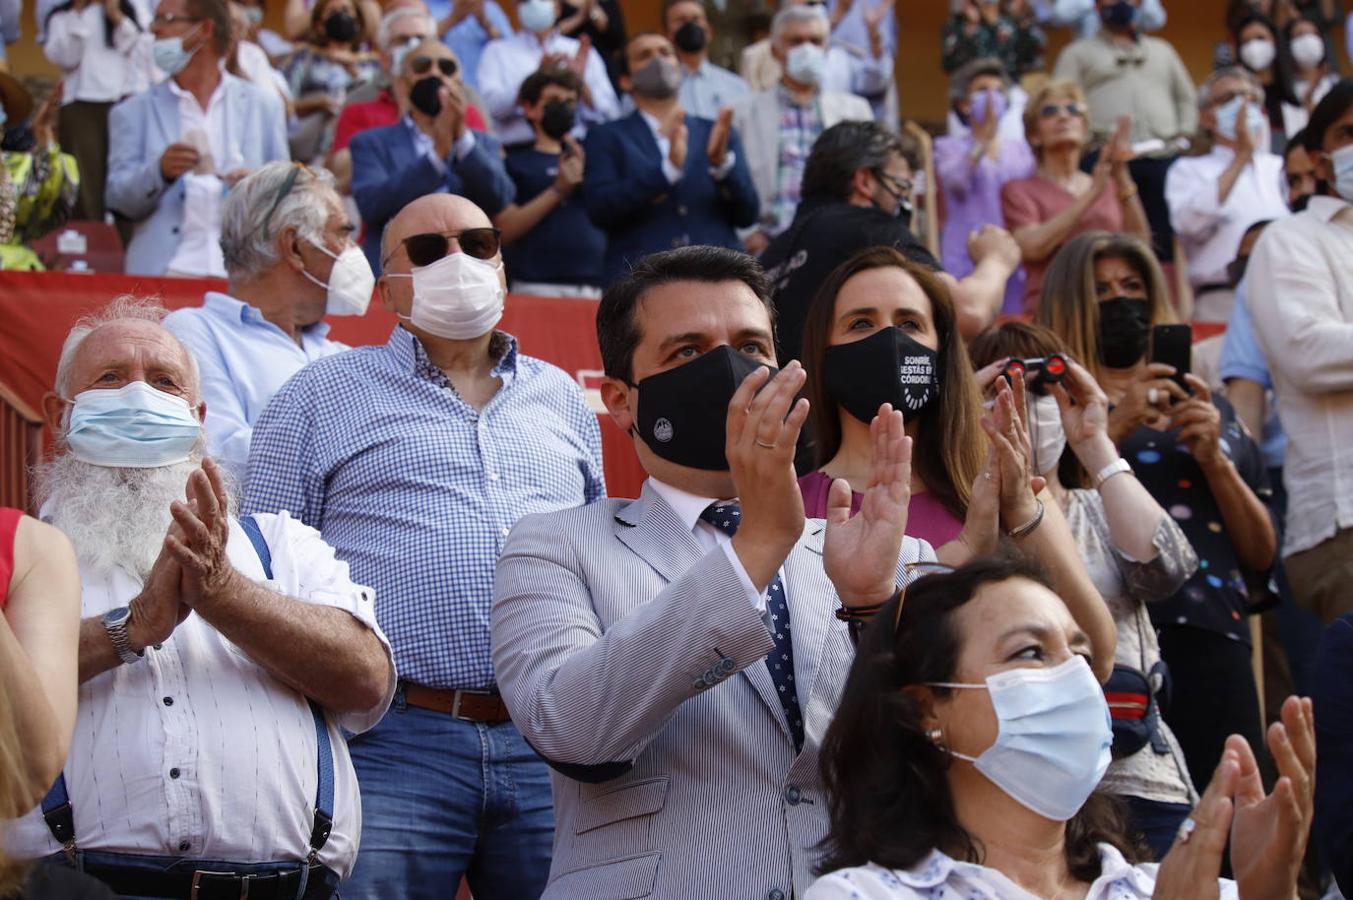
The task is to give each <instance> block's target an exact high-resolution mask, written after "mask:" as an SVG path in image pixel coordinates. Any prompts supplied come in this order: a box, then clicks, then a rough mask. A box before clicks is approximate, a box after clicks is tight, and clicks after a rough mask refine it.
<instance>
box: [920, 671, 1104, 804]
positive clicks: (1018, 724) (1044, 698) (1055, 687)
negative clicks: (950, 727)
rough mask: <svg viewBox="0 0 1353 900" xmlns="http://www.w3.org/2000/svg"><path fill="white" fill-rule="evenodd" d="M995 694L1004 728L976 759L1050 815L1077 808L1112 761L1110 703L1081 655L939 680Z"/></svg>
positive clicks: (999, 782) (1003, 785)
mask: <svg viewBox="0 0 1353 900" xmlns="http://www.w3.org/2000/svg"><path fill="white" fill-rule="evenodd" d="M931 687H946V688H970V689H974V690H985V691H988V692H989V693H990V694H991V705H992V708H993V709H995V711H996V720H997V722H998V723H999V725H1000V731H999V733H998V734H997V735H996V743H994V744H992V745H991V746H990V747H988V748H987V749H986V750H984V751H983V752H982V754H981V755H980V756H978V757H976V758H974V757H971V756H964V755H963V754H961V753H957V752H953V751H951V752H952V753H953V755H954V756H956V757H958V758H959V759H964V760H967V761H968V762H970V763H972V764H973V766H974V767H975V768H976V769H977V771H979V772H981V773H982V774H983V775H985V776H986V777H987V779H988V780H990V781H991V783H992V784H994V785H996V786H997V787H999V788H1000V789H1001V790H1003V791H1005V793H1007V794H1008V795H1010V796H1011V797H1012V798H1014V799H1015V800H1017V801H1018V802H1019V803H1021V804H1023V805H1024V806H1027V807H1028V808H1029V809H1031V810H1033V811H1034V812H1036V813H1038V814H1039V815H1040V816H1043V817H1044V818H1046V819H1052V820H1053V821H1056V822H1065V821H1067V820H1068V819H1070V818H1071V817H1072V816H1074V815H1075V814H1076V812H1077V811H1078V810H1080V808H1081V807H1082V806H1084V805H1085V801H1086V800H1087V799H1088V798H1089V797H1090V794H1092V793H1093V792H1094V790H1095V786H1096V785H1098V784H1099V780H1100V779H1101V778H1103V777H1104V772H1105V771H1106V770H1107V769H1108V768H1109V759H1110V753H1109V746H1110V745H1111V744H1112V743H1113V731H1112V729H1111V727H1110V724H1109V705H1108V703H1106V702H1105V700H1104V692H1103V691H1102V690H1101V689H1100V686H1099V682H1098V681H1096V680H1095V676H1094V673H1093V672H1091V671H1090V666H1089V665H1088V664H1087V663H1086V662H1085V658H1084V657H1081V656H1073V657H1072V658H1071V659H1069V660H1067V661H1066V662H1064V663H1062V664H1061V665H1060V666H1054V667H1053V668H1050V669H1008V670H1006V671H1004V672H998V673H996V674H995V675H992V676H990V677H989V678H987V683H986V684H985V685H982V684H952V683H946V682H937V683H934V684H932V685H931Z"/></svg>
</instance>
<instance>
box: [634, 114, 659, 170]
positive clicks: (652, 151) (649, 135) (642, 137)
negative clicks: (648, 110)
mask: <svg viewBox="0 0 1353 900" xmlns="http://www.w3.org/2000/svg"><path fill="white" fill-rule="evenodd" d="M628 122H629V130H630V136H631V137H632V138H633V139H634V140H635V142H637V143H638V144H639V146H640V147H642V148H643V149H644V155H645V156H647V157H648V158H649V159H656V160H658V161H659V162H661V161H662V150H661V149H660V148H659V147H658V139H657V138H655V137H654V136H653V129H651V128H649V127H648V123H647V122H645V121H644V114H643V113H641V112H639V111H638V110H637V109H636V110H635V111H634V113H633V114H632V115H631V116H630V117H629V120H628Z"/></svg>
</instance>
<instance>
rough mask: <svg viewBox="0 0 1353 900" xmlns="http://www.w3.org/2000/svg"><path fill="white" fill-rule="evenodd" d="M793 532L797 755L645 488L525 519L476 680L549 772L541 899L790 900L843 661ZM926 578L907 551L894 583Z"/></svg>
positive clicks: (746, 656) (724, 600)
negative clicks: (488, 669) (490, 677)
mask: <svg viewBox="0 0 1353 900" xmlns="http://www.w3.org/2000/svg"><path fill="white" fill-rule="evenodd" d="M822 539H823V522H822V520H820V519H809V520H808V521H807V522H806V524H805V528H804V531H803V535H802V536H801V537H800V539H799V541H798V543H797V545H796V546H795V548H794V549H793V551H791V553H790V554H789V557H788V559H786V560H785V564H784V576H785V577H784V582H785V590H786V596H787V601H788V603H789V609H790V618H791V620H792V621H793V623H794V661H795V669H796V678H795V680H796V681H797V682H798V685H799V703H800V707H801V708H802V710H803V714H804V728H805V741H804V746H803V750H802V751H801V752H800V753H798V754H797V755H796V754H795V752H794V745H793V741H792V740H791V738H790V733H789V728H788V725H787V724H786V722H785V719H784V713H783V712H782V711H781V707H780V703H779V700H778V699H777V696H776V694H775V688H774V686H773V684H772V681H771V677H770V674H769V672H768V671H767V669H766V667H765V665H763V664H762V661H763V659H764V658H765V656H766V654H767V653H769V652H770V651H771V650H772V649H773V647H774V644H773V642H772V639H771V636H770V632H769V631H768V630H767V628H766V625H765V623H764V622H763V620H762V615H761V613H760V612H759V611H758V610H756V609H755V608H754V607H753V606H752V605H751V604H750V603H748V602H747V598H746V594H745V589H744V587H743V585H742V582H741V581H740V579H739V574H738V573H737V571H736V570H735V569H734V567H733V565H732V563H731V562H730V560H729V559H728V557H727V555H726V554H725V553H724V551H723V550H721V549H715V550H713V551H710V552H706V551H704V550H703V549H702V548H701V547H700V545H699V543H698V542H697V541H696V539H695V537H694V535H692V534H691V533H690V532H689V530H688V529H687V528H686V527H685V526H684V525H683V524H682V523H681V522H680V521H679V520H678V518H677V516H676V514H675V513H674V512H673V511H672V508H671V507H670V506H669V505H668V504H667V502H666V501H665V500H663V499H662V497H661V496H660V495H659V494H658V493H657V492H656V491H654V490H653V488H652V486H651V485H648V484H645V486H644V490H643V494H642V496H641V497H640V499H639V500H637V501H630V500H604V501H600V502H598V503H594V504H591V505H590V506H585V507H581V508H577V509H570V510H564V511H561V512H557V513H548V514H543V515H534V516H526V517H524V518H522V519H521V520H519V521H518V523H517V525H516V527H515V528H514V529H513V530H512V533H511V535H510V536H509V537H508V540H507V544H506V546H505V547H504V550H503V554H502V557H501V558H500V561H499V563H498V571H497V576H496V584H495V590H494V605H493V620H492V631H493V663H494V668H495V670H496V673H497V678H498V684H499V686H500V688H501V690H502V693H503V697H504V699H505V700H506V701H507V705H508V709H509V710H510V711H511V713H512V719H513V721H514V722H515V723H516V726H517V727H518V728H519V729H520V730H521V732H522V734H523V735H524V736H525V737H526V739H527V740H528V741H530V743H531V744H532V745H533V746H534V747H535V748H536V749H537V750H538V751H539V752H540V754H541V755H542V756H544V757H545V758H546V759H547V760H548V761H549V762H550V764H551V766H552V767H553V768H554V772H553V773H552V777H553V786H554V801H555V823H556V824H555V839H554V860H553V864H552V866H551V869H550V881H549V886H548V888H547V889H546V892H545V897H547V898H551V900H566V898H578V900H613V898H614V900H620V898H636V897H670V898H682V900H688V898H691V897H729V898H752V897H755V898H762V897H767V898H772V900H777V898H779V900H786V898H789V897H791V896H793V894H794V893H798V894H799V895H802V893H803V892H804V891H805V890H806V889H807V887H808V884H809V882H810V881H811V879H812V868H813V865H814V864H815V862H816V857H817V854H816V851H815V845H816V844H817V843H818V842H819V841H820V840H821V839H822V838H823V837H824V836H825V834H826V830H827V810H826V805H825V801H824V798H823V796H822V790H821V782H820V779H819V776H818V747H819V745H820V743H821V741H822V737H823V734H824V732H825V731H826V729H827V724H828V722H829V721H830V719H831V716H832V713H833V711H834V710H835V708H836V703H837V700H838V698H839V696H840V692H841V688H842V687H843V685H844V684H845V678H846V673H847V671H848V670H849V668H850V664H851V661H852V659H853V657H854V648H853V646H852V644H851V642H850V638H849V635H848V634H847V631H846V627H845V625H844V624H843V623H842V622H840V621H838V620H837V619H836V618H835V616H834V615H833V612H834V610H835V609H836V608H837V606H838V605H839V602H840V601H839V599H838V598H837V596H836V592H835V590H834V589H833V587H832V585H831V582H830V581H829V580H828V579H827V576H826V574H825V573H824V571H823V568H822ZM918 559H934V553H933V551H932V550H931V549H930V546H929V545H928V544H925V543H923V542H919V541H916V540H914V539H912V538H907V539H906V541H905V543H904V545H903V552H902V559H901V560H899V580H900V579H901V577H902V575H901V566H902V564H903V563H905V562H911V561H915V560H918Z"/></svg>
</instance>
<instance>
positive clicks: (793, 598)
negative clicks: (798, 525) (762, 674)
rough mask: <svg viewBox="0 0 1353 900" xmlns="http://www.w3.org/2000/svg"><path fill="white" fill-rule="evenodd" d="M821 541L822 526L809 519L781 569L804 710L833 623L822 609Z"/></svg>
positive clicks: (824, 579) (822, 573) (825, 601)
mask: <svg viewBox="0 0 1353 900" xmlns="http://www.w3.org/2000/svg"><path fill="white" fill-rule="evenodd" d="M822 537H823V525H822V523H821V522H820V521H818V520H814V519H809V520H808V521H807V522H805V523H804V530H803V535H802V536H801V537H800V538H799V543H798V545H797V546H796V547H795V548H794V550H793V552H791V553H790V554H789V558H788V559H786V560H785V565H784V570H785V599H786V601H787V602H788V604H789V621H790V623H791V625H792V626H793V628H794V678H795V680H796V681H798V682H799V704H800V705H801V706H802V707H803V708H804V709H805V710H806V709H807V707H808V700H809V698H810V697H811V696H812V693H813V688H814V686H815V685H816V683H817V673H818V671H819V669H820V668H821V665H822V654H823V651H824V650H825V648H826V646H827V636H828V635H829V634H830V633H831V631H832V623H833V622H834V621H835V619H834V616H833V613H834V611H833V610H826V609H823V605H824V604H825V603H827V602H828V598H827V597H824V596H823V590H822V587H823V585H825V584H827V577H826V574H825V573H824V572H823V570H822ZM827 586H828V587H830V585H827Z"/></svg>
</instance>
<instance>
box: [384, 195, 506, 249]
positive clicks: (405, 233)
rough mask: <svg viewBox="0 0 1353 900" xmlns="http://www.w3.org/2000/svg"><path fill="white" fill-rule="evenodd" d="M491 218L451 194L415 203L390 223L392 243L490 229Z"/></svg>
mask: <svg viewBox="0 0 1353 900" xmlns="http://www.w3.org/2000/svg"><path fill="white" fill-rule="evenodd" d="M491 224H492V223H490V222H489V218H488V216H486V215H484V213H483V211H482V210H480V209H479V208H478V207H477V206H475V205H473V204H472V203H470V202H469V201H468V200H463V199H461V198H457V197H453V196H452V195H450V194H437V195H435V196H431V197H426V198H423V200H421V201H414V205H413V206H411V207H410V208H408V209H405V210H404V211H403V212H401V213H400V214H399V215H398V216H397V217H396V218H395V221H394V222H392V223H391V224H390V238H391V240H392V241H402V240H403V239H404V238H406V237H409V236H410V235H414V234H426V233H429V232H448V231H463V230H464V229H466V228H488V227H490V226H491Z"/></svg>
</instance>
